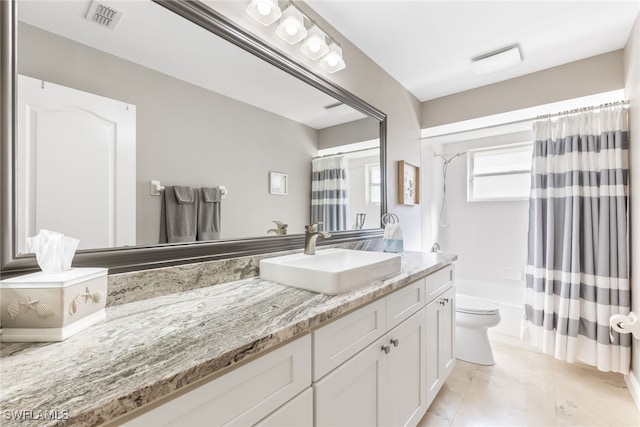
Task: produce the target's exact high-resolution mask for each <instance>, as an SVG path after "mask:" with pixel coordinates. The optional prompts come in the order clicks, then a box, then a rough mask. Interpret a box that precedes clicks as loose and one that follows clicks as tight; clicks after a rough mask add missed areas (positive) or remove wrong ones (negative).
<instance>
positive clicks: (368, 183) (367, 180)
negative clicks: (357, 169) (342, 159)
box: [364, 163, 382, 206]
mask: <svg viewBox="0 0 640 427" xmlns="http://www.w3.org/2000/svg"><path fill="white" fill-rule="evenodd" d="M373 169H378V171H379V173H380V174H382V168H381V166H380V163H369V164H367V165H365V168H364V170H365V173H366V176H365V185H366V188H365V194H366V200H365V202H366V204H367V205H376V206H378V205H380V203H381V202H372V201H371V200H372V197H371V194H372V192H373V190H374V188H377V189H378V194H379V196H378V197H380V199H381V200H382V181H381V182H378V183H374V182H373V180H372V179H371V171H372V170H373ZM380 178H382V176H380Z"/></svg>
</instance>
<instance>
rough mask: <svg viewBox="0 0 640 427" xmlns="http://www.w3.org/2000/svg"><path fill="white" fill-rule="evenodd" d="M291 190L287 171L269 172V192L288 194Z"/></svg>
mask: <svg viewBox="0 0 640 427" xmlns="http://www.w3.org/2000/svg"><path fill="white" fill-rule="evenodd" d="M288 191H289V180H288V178H287V174H286V173H280V172H269V193H271V194H278V195H280V196H286V195H287V192H288Z"/></svg>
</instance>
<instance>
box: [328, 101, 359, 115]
mask: <svg viewBox="0 0 640 427" xmlns="http://www.w3.org/2000/svg"><path fill="white" fill-rule="evenodd" d="M324 110H325V111H326V112H327V113H330V114H332V115H334V116H345V115H347V114H349V113H353V108H351V107H350V106H348V105H346V104H344V103H342V102H336V103H335V104H330V105H326V106H325V107H324Z"/></svg>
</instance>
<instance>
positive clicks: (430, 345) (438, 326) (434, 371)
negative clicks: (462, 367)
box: [427, 286, 456, 407]
mask: <svg viewBox="0 0 640 427" xmlns="http://www.w3.org/2000/svg"><path fill="white" fill-rule="evenodd" d="M455 295H456V290H455V286H454V287H452V288H450V289H449V290H447V291H446V292H445V293H443V294H442V295H440V296H439V297H437V298H436V299H435V300H433V301H432V302H431V303H429V304H428V305H427V407H429V405H430V404H431V402H432V401H433V399H434V398H435V397H436V394H438V391H440V387H442V384H443V383H444V382H445V381H446V379H447V377H448V376H449V374H450V373H451V371H452V370H453V367H454V366H455V362H456V351H455V342H456V340H455V331H456V319H455V316H456V309H455Z"/></svg>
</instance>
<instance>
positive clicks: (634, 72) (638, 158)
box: [624, 16, 640, 406]
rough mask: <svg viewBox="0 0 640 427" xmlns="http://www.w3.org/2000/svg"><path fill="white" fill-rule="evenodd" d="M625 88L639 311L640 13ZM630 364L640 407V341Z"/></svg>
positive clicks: (627, 54) (627, 55)
mask: <svg viewBox="0 0 640 427" xmlns="http://www.w3.org/2000/svg"><path fill="white" fill-rule="evenodd" d="M624 70H625V83H626V84H625V89H626V94H627V99H628V100H629V102H630V104H629V129H630V131H629V134H630V137H631V141H630V142H631V143H630V144H629V145H630V148H629V151H630V156H631V161H630V162H629V165H630V169H631V184H630V192H631V214H630V216H629V218H631V236H630V238H631V297H632V301H631V308H632V310H634V311H635V312H636V313H638V312H640V16H638V18H637V19H636V22H635V25H634V27H633V30H632V31H631V35H630V36H629V41H628V42H627V45H626V47H625V49H624ZM632 345H633V347H632V357H633V361H632V364H631V369H632V371H633V372H632V375H633V379H632V381H633V384H634V385H635V387H636V388H635V398H636V405H638V406H640V341H639V340H633V343H632Z"/></svg>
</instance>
